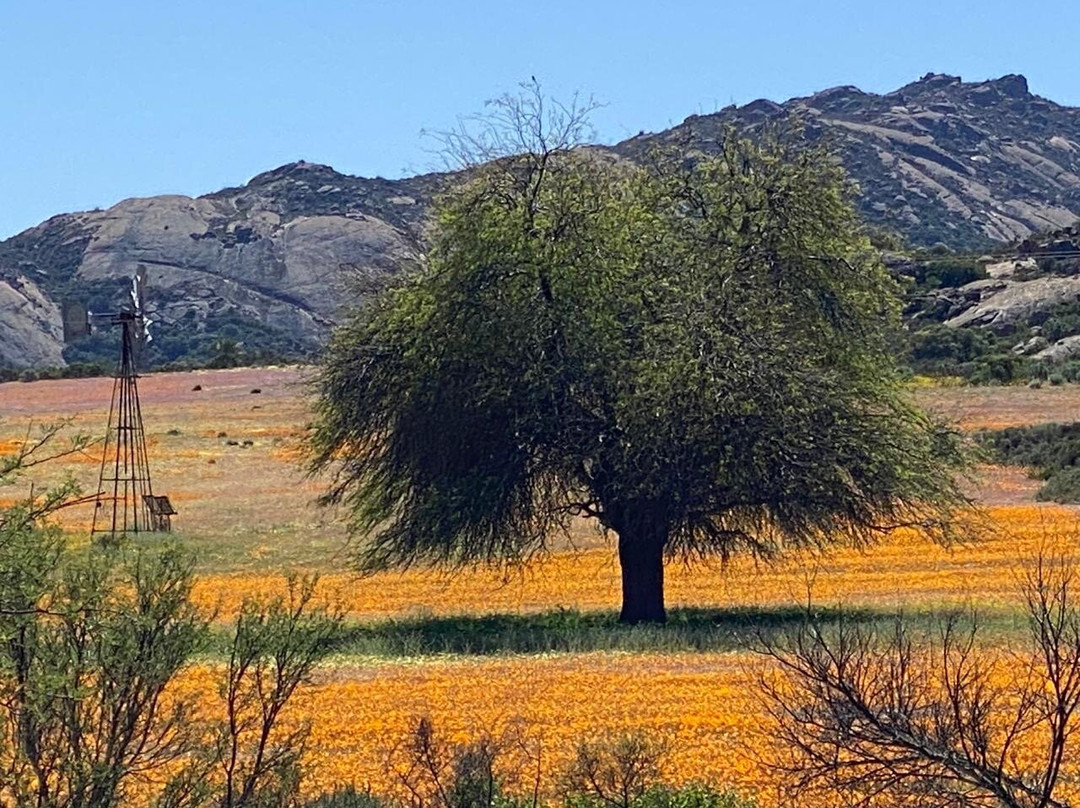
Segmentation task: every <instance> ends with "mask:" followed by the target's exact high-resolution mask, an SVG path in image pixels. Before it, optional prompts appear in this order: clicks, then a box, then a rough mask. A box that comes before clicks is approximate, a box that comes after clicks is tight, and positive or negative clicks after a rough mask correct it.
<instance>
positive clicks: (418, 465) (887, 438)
mask: <svg viewBox="0 0 1080 808" xmlns="http://www.w3.org/2000/svg"><path fill="white" fill-rule="evenodd" d="M504 109H505V110H509V113H514V112H515V111H517V112H518V113H520V111H521V110H520V107H519V106H514V104H513V102H512V101H511V102H507V106H505V107H504ZM510 117H511V119H512V120H515V121H518V122H519V123H520V122H521V121H524V123H523V124H520V125H521V126H524V127H525V128H526V130H527V131H526V134H528V131H532V132H534V134H535V132H536V131H538V129H537V128H536V127H534V128H533V129H532V130H528V125H529V124H530V122H533V123H535V121H534V120H533V119H532V118H530V116H529V114H528V113H527V112H526V113H525V114H524V115H521V114H519V115H518V117H517V118H514V117H513V115H511V116H510ZM526 141H527V142H533V143H537V144H544V143H547V141H544V140H543V139H542V138H539V137H537V138H535V139H534V140H533V141H528V138H527V137H526ZM518 142H521V141H520V140H519V141H518ZM848 197H849V188H848V185H847V183H846V180H845V179H844V176H843V174H842V171H841V169H840V168H839V167H838V166H837V165H836V163H835V161H833V160H831V159H830V158H829V155H828V154H827V153H825V152H823V151H820V150H815V149H810V150H806V149H805V148H804V149H796V148H794V147H790V146H788V145H785V144H784V143H779V142H766V143H765V144H764V145H754V144H751V143H749V142H747V141H743V140H739V139H737V138H736V137H734V136H733V135H731V136H729V137H728V138H727V139H726V141H725V143H724V144H723V147H722V149H721V152H720V154H719V155H718V156H716V157H710V158H702V159H700V160H699V161H697V162H695V163H693V164H688V163H687V162H686V161H684V160H680V159H674V158H672V157H669V156H667V155H664V154H656V155H654V156H653V159H652V161H651V162H650V163H649V164H648V165H647V166H645V167H634V166H629V165H624V164H615V163H612V162H609V161H607V160H606V159H604V158H602V157H599V156H597V155H595V154H592V153H590V152H587V151H577V150H572V149H569V148H561V147H560V148H548V147H546V146H543V145H536V146H535V147H534V148H533V150H531V151H529V152H527V153H525V154H523V155H519V156H513V157H507V158H505V159H504V160H501V161H497V162H495V163H494V164H489V165H488V166H487V167H481V168H478V169H477V171H476V172H475V174H474V175H473V179H472V181H470V182H469V183H468V184H466V185H465V186H464V187H460V188H457V189H456V190H454V191H452V192H451V193H450V194H448V195H447V196H446V197H445V198H444V199H443V200H442V201H441V203H440V204H439V206H438V210H437V216H438V218H437V227H436V229H435V232H434V234H433V245H432V250H431V252H430V258H429V262H428V265H427V266H426V267H425V268H424V269H423V270H422V271H421V272H420V273H418V275H416V276H415V277H413V278H410V279H408V280H406V281H404V282H403V283H402V285H401V286H399V287H398V288H396V289H393V290H392V291H390V292H389V293H387V294H385V295H383V296H381V297H380V298H379V299H377V300H376V301H375V302H374V303H373V304H371V305H368V306H365V307H364V308H362V309H361V310H360V311H359V312H357V313H356V315H355V316H354V317H353V318H352V319H351V320H350V321H349V322H348V324H347V325H345V326H344V327H343V328H341V329H340V330H339V331H338V332H337V334H336V336H335V338H334V340H333V343H332V345H331V347H330V349H329V351H328V354H327V357H326V361H325V364H324V366H323V369H322V372H321V377H320V381H319V388H318V390H319V401H318V403H317V413H318V418H317V423H316V425H315V430H314V433H313V438H312V443H313V449H314V457H315V460H314V468H315V469H333V471H334V474H335V476H334V479H333V481H332V483H331V487H330V490H329V492H328V494H327V496H326V498H325V500H326V501H327V502H329V503H341V504H344V505H345V506H346V507H347V509H348V511H349V513H350V514H351V522H350V525H351V528H352V530H353V531H354V532H355V533H357V534H360V535H364V536H368V537H369V539H368V541H367V542H366V543H365V545H364V547H363V550H362V553H361V557H360V562H361V565H362V566H363V567H364V568H366V569H376V568H381V567H386V566H398V565H409V564H415V563H421V562H436V563H443V564H450V565H455V564H464V563H474V562H499V561H503V560H506V559H511V560H517V559H522V558H525V557H528V556H529V555H531V554H533V553H536V552H542V551H543V550H544V549H545V548H546V546H547V541H548V539H549V537H550V536H551V535H553V534H554V533H556V532H558V531H560V530H565V529H566V528H568V526H569V525H570V523H571V520H572V519H573V518H574V517H576V516H578V515H582V514H584V515H591V516H595V517H596V518H597V519H598V520H599V521H600V523H601V524H602V525H603V526H604V527H605V528H607V529H609V530H611V531H613V532H614V533H616V534H617V535H618V536H619V539H620V561H621V563H622V567H623V572H624V581H623V583H624V587H623V591H624V610H623V617H624V618H625V619H627V620H630V621H634V620H640V619H649V620H662V619H663V604H662V563H663V561H662V560H663V558H664V557H665V556H667V557H670V556H674V555H687V556H695V555H720V556H725V557H726V556H728V555H731V554H732V553H736V552H739V551H748V552H751V553H755V554H758V555H772V554H774V553H776V552H779V551H780V550H781V548H786V547H794V546H806V545H819V544H822V543H824V542H827V541H834V540H847V541H853V542H860V543H861V542H865V541H868V540H870V539H872V538H873V537H875V536H877V535H879V534H880V531H882V530H887V529H888V528H889V527H891V526H895V525H898V524H916V525H920V526H922V527H925V528H927V529H929V530H932V531H934V532H936V533H938V534H939V535H940V534H942V533H943V532H945V531H947V530H948V529H949V526H950V524H951V519H952V516H953V513H954V510H955V509H956V508H957V507H958V506H960V505H961V504H962V503H963V501H964V499H963V497H962V495H961V494H960V493H959V490H958V487H957V485H956V483H955V480H954V474H955V472H956V471H957V470H958V469H959V468H961V467H962V466H963V458H962V454H961V452H960V450H959V444H958V439H957V437H956V435H955V434H953V433H952V432H951V431H949V430H947V429H945V428H943V427H942V426H941V425H939V424H936V423H934V422H932V421H931V420H929V419H928V418H927V417H926V416H925V415H924V414H922V413H921V412H919V411H917V410H916V409H914V408H913V407H912V406H911V405H910V404H909V403H908V402H907V401H906V400H905V399H904V397H903V393H902V381H901V376H900V374H899V372H898V370H897V368H896V363H895V361H894V359H893V357H892V356H891V354H890V351H889V336H890V334H891V333H892V332H893V329H895V328H896V327H897V326H898V300H897V296H896V288H895V286H894V284H893V282H892V281H891V280H890V278H889V277H888V275H887V273H886V272H885V270H884V269H883V267H882V266H881V264H880V263H879V261H878V260H877V258H876V255H875V253H874V251H873V250H872V248H871V247H870V245H869V243H868V242H867V241H866V240H865V238H864V237H863V236H862V235H861V232H862V230H861V226H860V225H859V223H858V221H857V219H856V216H855V214H854V212H853V211H852V208H851V206H850V204H849V198H848ZM658 592H659V593H660V597H659V599H658V598H657V594H658Z"/></svg>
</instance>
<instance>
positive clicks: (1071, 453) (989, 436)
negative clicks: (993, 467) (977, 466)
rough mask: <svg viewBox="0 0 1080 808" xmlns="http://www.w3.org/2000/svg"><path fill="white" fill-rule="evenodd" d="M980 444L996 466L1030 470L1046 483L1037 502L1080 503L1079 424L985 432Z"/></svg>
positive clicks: (1045, 425) (1052, 378) (1042, 425)
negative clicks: (1002, 465) (1001, 464)
mask: <svg viewBox="0 0 1080 808" xmlns="http://www.w3.org/2000/svg"><path fill="white" fill-rule="evenodd" d="M1050 383H1051V384H1054V383H1055V382H1054V377H1053V376H1051V377H1050ZM979 441H980V443H982V445H983V446H985V447H986V449H987V450H988V451H989V452H990V453H991V456H992V457H993V458H994V459H995V460H996V461H997V462H999V463H1005V464H1008V465H1012V466H1023V467H1025V468H1028V469H1031V470H1032V472H1033V474H1034V475H1035V476H1038V477H1039V478H1040V479H1042V480H1045V484H1044V485H1043V487H1042V488H1041V489H1040V490H1039V492H1038V494H1037V497H1038V499H1040V500H1044V501H1052V502H1063V503H1075V502H1080V422H1078V423H1071V424H1040V425H1037V426H1026V427H1012V428H1010V429H1001V430H996V431H991V432H984V433H981V434H980V435H979Z"/></svg>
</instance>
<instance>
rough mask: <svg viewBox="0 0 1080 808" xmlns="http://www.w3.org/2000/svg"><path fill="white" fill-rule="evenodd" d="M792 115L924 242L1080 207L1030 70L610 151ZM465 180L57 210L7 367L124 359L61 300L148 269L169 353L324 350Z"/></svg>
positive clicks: (694, 130)
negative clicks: (241, 347) (89, 333)
mask: <svg viewBox="0 0 1080 808" xmlns="http://www.w3.org/2000/svg"><path fill="white" fill-rule="evenodd" d="M792 117H795V118H798V119H799V120H800V121H802V122H803V126H804V127H805V135H806V136H807V137H808V138H812V139H817V138H829V139H830V140H831V141H832V143H833V145H834V147H835V148H836V151H837V153H838V154H839V155H840V158H841V159H842V160H843V162H844V164H845V166H846V167H847V169H848V172H849V174H850V175H851V177H852V178H853V180H855V182H856V183H857V184H858V186H859V188H860V191H861V193H860V196H859V197H858V200H857V204H858V207H859V210H860V214H861V215H862V216H863V218H864V219H865V220H866V221H867V222H869V223H871V224H873V225H876V226H879V227H882V228H885V229H889V230H893V231H898V232H900V233H901V234H903V235H904V236H905V237H906V238H907V239H908V240H909V241H910V242H912V243H914V244H916V245H921V246H931V245H934V244H944V245H945V246H948V247H952V248H957V249H964V250H983V249H988V248H990V247H992V246H993V245H994V244H995V243H998V244H1000V243H1005V242H1010V241H1017V240H1020V239H1023V238H1025V237H1027V236H1030V235H1032V234H1033V233H1036V232H1038V231H1042V230H1047V229H1055V228H1061V227H1066V226H1068V225H1071V224H1072V223H1073V222H1075V221H1076V220H1080V108H1073V107H1065V106H1061V105H1059V104H1055V103H1054V102H1052V101H1048V100H1047V99H1043V98H1040V97H1039V96H1036V95H1033V94H1031V92H1030V89H1029V87H1028V82H1027V80H1026V79H1025V78H1024V77H1023V76H1019V75H1016V74H1009V75H1006V76H1003V77H1001V78H999V79H993V80H989V81H984V82H964V81H962V80H961V79H960V77H958V76H951V75H948V74H937V73H928V74H926V75H925V76H923V77H922V78H920V79H919V80H917V81H915V82H911V83H909V84H907V85H905V86H903V87H901V88H899V89H897V90H895V91H893V92H891V93H886V94H883V95H877V94H874V93H866V92H863V91H862V90H860V89H858V88H857V87H854V86H850V85H849V86H841V87H833V88H829V89H826V90H822V91H820V92H818V93H814V94H813V95H810V96H805V97H801V98H793V99H790V100H788V101H785V102H782V103H779V102H774V101H770V100H767V99H758V100H756V101H752V102H750V103H748V104H745V105H743V106H741V107H740V106H734V105H733V106H730V107H726V108H724V109H722V110H719V111H717V112H715V113H712V114H709V115H691V116H689V117H687V118H686V119H685V120H684V121H682V122H681V123H680V124H677V125H676V126H674V127H671V128H669V129H666V130H662V131H660V132H655V133H644V132H643V133H641V134H639V135H637V136H635V137H632V138H629V139H627V140H624V141H622V142H620V143H617V144H614V145H611V146H596V147H595V148H598V149H603V150H608V151H611V152H613V153H615V154H618V155H620V156H622V157H624V158H629V159H640V158H641V157H642V156H644V155H645V154H646V153H647V152H648V150H649V149H650V148H652V147H654V146H665V145H668V146H670V145H673V144H674V145H677V146H678V147H679V148H684V149H687V150H688V153H689V154H691V155H693V154H695V153H699V154H707V153H710V152H714V151H716V150H717V149H718V148H719V147H720V142H721V140H722V139H723V137H724V136H725V135H726V133H727V132H728V131H730V130H731V129H734V130H735V131H738V132H740V133H746V134H750V135H753V134H754V133H757V132H760V131H761V130H762V129H763V128H764V127H767V126H770V125H773V124H776V123H778V122H780V121H784V120H788V119H791V118H792ZM454 176H455V175H454V174H451V173H432V174H422V175H417V176H413V177H405V178H401V179H384V178H380V177H375V178H365V177H359V176H352V175H348V174H342V173H340V172H337V171H335V170H334V169H333V168H331V167H330V166H326V165H322V164H319V163H311V162H306V161H297V162H293V163H287V164H285V165H282V166H278V167H277V168H273V169H270V170H268V171H265V172H262V173H260V174H257V175H256V176H254V177H252V178H251V179H250V180H249V181H248V182H247V183H245V184H244V185H242V186H235V187H229V188H223V189H221V190H219V191H214V192H211V193H208V194H203V195H201V196H197V197H188V196H183V195H162V196H154V197H132V198H129V199H125V200H122V201H120V202H118V203H117V204H115V205H113V206H111V207H110V208H108V209H106V210H94V211H83V212H77V213H64V214H58V215H56V216H53V217H50V218H49V219H47V220H46V221H44V222H42V223H41V224H39V225H36V226H35V227H32V228H29V229H27V230H25V231H23V232H22V233H19V234H16V235H15V236H12V237H11V238H8V239H6V240H4V241H0V365H8V366H16V367H25V366H44V365H55V364H62V363H63V362H64V361H77V360H80V359H92V358H103V357H105V356H108V355H110V353H109V352H110V350H111V349H110V348H109V343H108V339H107V336H106V335H103V336H102V337H101V338H100V339H99V340H97V341H96V342H95V341H94V340H91V341H90V342H89V343H88V344H87V345H81V346H68V347H67V348H65V346H64V345H63V342H62V327H61V323H60V304H61V302H62V301H63V300H64V299H67V298H77V299H80V300H83V301H85V302H87V303H88V304H89V305H90V308H91V309H93V310H99V311H100V310H107V309H108V308H110V307H112V306H115V305H116V303H117V301H118V300H119V299H120V298H121V296H122V295H123V294H124V288H125V287H126V284H127V279H128V278H130V276H131V275H132V274H133V273H134V271H135V269H136V268H137V267H138V266H140V265H142V266H144V267H146V268H147V270H148V273H149V276H150V302H151V308H153V309H156V310H158V311H159V312H162V314H161V316H160V318H159V319H160V321H161V322H160V323H159V325H160V326H161V333H160V336H159V338H158V339H157V341H156V346H155V348H154V349H153V350H154V351H155V353H154V354H153V356H152V357H151V360H152V361H153V362H156V363H159V364H160V363H164V362H172V361H206V360H207V357H208V356H209V355H210V354H211V353H212V352H213V351H214V350H217V348H216V347H215V346H217V345H219V344H220V343H221V341H222V340H223V339H224V340H227V341H231V342H243V343H245V345H246V346H247V347H248V348H250V347H252V346H258V347H260V349H263V348H264V349H265V350H266V351H267V352H268V353H277V354H283V355H302V354H305V353H310V352H313V351H316V350H318V348H319V346H321V345H322V344H323V343H324V342H325V340H326V338H327V336H328V334H329V331H330V329H331V328H332V326H333V324H334V323H335V322H337V321H338V319H339V318H340V317H341V315H342V313H343V310H344V309H343V304H344V303H345V301H348V300H350V299H352V298H353V297H354V296H355V295H356V294H358V292H357V289H358V288H360V287H363V288H367V289H371V288H377V287H378V286H379V285H380V284H381V283H383V282H385V281H386V280H387V279H388V278H390V277H392V276H394V275H396V274H397V273H400V272H404V271H409V269H410V268H411V267H414V266H416V265H418V264H419V262H421V261H422V260H423V251H424V242H425V228H426V226H427V214H428V210H429V206H430V204H431V202H432V200H433V199H434V197H435V196H436V195H437V194H438V192H439V191H440V190H441V189H443V188H445V187H446V186H447V184H448V183H450V182H452V181H453V179H454Z"/></svg>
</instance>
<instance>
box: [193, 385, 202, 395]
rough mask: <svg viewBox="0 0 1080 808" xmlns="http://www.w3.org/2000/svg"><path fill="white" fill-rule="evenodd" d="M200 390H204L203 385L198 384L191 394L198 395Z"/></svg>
mask: <svg viewBox="0 0 1080 808" xmlns="http://www.w3.org/2000/svg"><path fill="white" fill-rule="evenodd" d="M200 390H202V385H201V384H197V385H195V386H194V387H192V388H191V392H193V393H198V392H199V391H200Z"/></svg>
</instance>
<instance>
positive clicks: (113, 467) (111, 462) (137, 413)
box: [65, 267, 176, 537]
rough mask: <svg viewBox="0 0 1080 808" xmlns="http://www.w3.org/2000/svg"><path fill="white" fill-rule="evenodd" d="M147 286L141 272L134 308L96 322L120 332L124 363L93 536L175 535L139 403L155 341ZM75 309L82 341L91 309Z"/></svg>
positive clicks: (134, 289)
mask: <svg viewBox="0 0 1080 808" xmlns="http://www.w3.org/2000/svg"><path fill="white" fill-rule="evenodd" d="M145 285H146V270H145V269H143V268H142V267H140V268H139V272H138V273H137V274H136V276H135V279H134V281H133V283H132V288H131V306H130V308H125V309H122V310H121V311H119V312H115V313H112V314H105V315H98V316H96V317H95V322H98V321H99V320H100V321H103V322H104V324H105V325H110V326H119V327H120V358H119V360H118V361H117V363H116V373H115V376H114V380H113V392H112V403H111V404H110V405H109V424H108V430H107V432H106V433H105V447H104V450H103V452H102V456H101V472H100V474H99V475H98V490H97V496H96V497H95V498H94V520H93V523H92V525H91V528H90V532H91V534H94V533H106V534H111V535H112V536H114V537H115V536H121V535H124V534H131V533H146V532H149V531H161V530H169V529H170V527H171V525H170V517H171V516H173V515H174V514H175V513H176V511H174V510H173V507H172V505H171V504H170V503H169V499H168V497H163V496H154V487H153V484H152V483H151V480H150V462H149V459H148V458H147V453H146V432H145V430H144V429H143V419H142V407H141V406H140V404H139V381H138V380H139V374H138V355H139V353H140V349H141V347H142V346H143V345H144V344H145V343H146V342H148V341H149V340H150V334H149V329H148V326H149V321H148V320H147V319H146V318H145V317H144V315H143V292H144V289H145ZM72 310H74V311H75V314H74V315H73V317H72V318H71V319H72V321H73V324H72V328H71V330H72V332H73V334H74V335H75V336H76V337H78V336H81V335H85V334H86V333H89V325H88V321H87V322H86V324H85V325H84V321H86V320H87V314H86V312H85V307H84V308H83V309H82V310H81V311H79V310H78V309H77V307H72ZM65 323H66V320H65Z"/></svg>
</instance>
